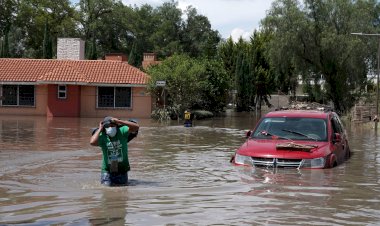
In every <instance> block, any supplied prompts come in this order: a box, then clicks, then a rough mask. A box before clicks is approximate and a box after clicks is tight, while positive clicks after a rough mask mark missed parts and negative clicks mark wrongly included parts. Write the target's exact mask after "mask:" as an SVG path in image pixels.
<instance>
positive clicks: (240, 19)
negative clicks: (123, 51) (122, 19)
mask: <svg viewBox="0 0 380 226" xmlns="http://www.w3.org/2000/svg"><path fill="white" fill-rule="evenodd" d="M273 1H274V0H177V2H178V7H179V8H180V9H182V10H184V9H186V7H187V6H189V5H191V6H193V7H194V8H196V9H197V12H198V14H201V15H204V16H206V17H207V18H208V19H209V21H210V23H211V26H212V29H213V30H218V31H219V33H220V34H221V35H222V38H228V37H230V36H232V38H233V39H234V40H235V41H236V40H237V39H239V37H243V38H244V39H247V40H248V39H249V37H250V36H251V34H252V33H253V31H254V30H255V29H258V28H259V24H260V20H261V19H263V18H264V17H265V16H266V12H267V10H269V9H270V7H271V4H272V2H273ZM164 2H168V0H123V3H124V4H125V5H131V6H134V5H137V6H141V5H142V4H149V5H152V6H153V7H157V6H160V5H162V3H164Z"/></svg>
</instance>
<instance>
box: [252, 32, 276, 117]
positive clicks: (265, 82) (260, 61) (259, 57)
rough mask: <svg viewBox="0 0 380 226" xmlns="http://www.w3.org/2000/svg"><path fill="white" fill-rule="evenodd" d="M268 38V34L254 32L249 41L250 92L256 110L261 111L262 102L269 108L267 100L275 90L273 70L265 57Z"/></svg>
mask: <svg viewBox="0 0 380 226" xmlns="http://www.w3.org/2000/svg"><path fill="white" fill-rule="evenodd" d="M270 37H271V36H270V35H269V34H268V33H265V32H258V31H255V32H254V33H253V35H252V36H251V40H250V60H251V61H250V73H251V76H252V77H253V80H254V81H253V85H254V88H252V92H253V95H254V97H255V101H253V102H254V103H255V106H256V109H257V110H261V105H262V103H263V102H265V103H266V104H267V106H269V107H270V106H271V104H270V103H269V100H268V98H270V95H271V94H272V93H273V91H275V90H276V87H275V83H274V74H273V70H272V69H271V66H270V64H269V60H268V57H267V55H266V51H267V48H268V47H267V46H266V43H268V42H269V40H270Z"/></svg>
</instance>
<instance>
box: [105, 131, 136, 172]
mask: <svg viewBox="0 0 380 226" xmlns="http://www.w3.org/2000/svg"><path fill="white" fill-rule="evenodd" d="M128 131H129V127H128V126H122V127H119V128H117V133H116V136H114V137H109V136H107V135H106V133H105V132H103V131H102V132H100V135H99V140H98V144H99V146H100V147H101V148H102V152H103V160H102V172H110V164H111V160H116V159H117V161H118V164H117V165H118V173H126V172H128V171H129V170H130V166H129V160H128ZM111 142H112V143H111Z"/></svg>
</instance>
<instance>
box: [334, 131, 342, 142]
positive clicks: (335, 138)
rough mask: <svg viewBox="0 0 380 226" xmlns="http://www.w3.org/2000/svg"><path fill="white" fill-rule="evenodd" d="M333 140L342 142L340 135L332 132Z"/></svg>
mask: <svg viewBox="0 0 380 226" xmlns="http://www.w3.org/2000/svg"><path fill="white" fill-rule="evenodd" d="M333 141H334V142H335V143H339V142H342V136H340V134H339V133H334V139H333Z"/></svg>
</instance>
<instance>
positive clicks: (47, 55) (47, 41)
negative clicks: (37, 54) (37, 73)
mask: <svg viewBox="0 0 380 226" xmlns="http://www.w3.org/2000/svg"><path fill="white" fill-rule="evenodd" d="M52 48H53V47H52V41H51V38H50V29H49V24H48V21H47V20H46V22H45V32H44V42H43V53H42V58H44V59H51V58H52V57H53V49H52Z"/></svg>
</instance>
